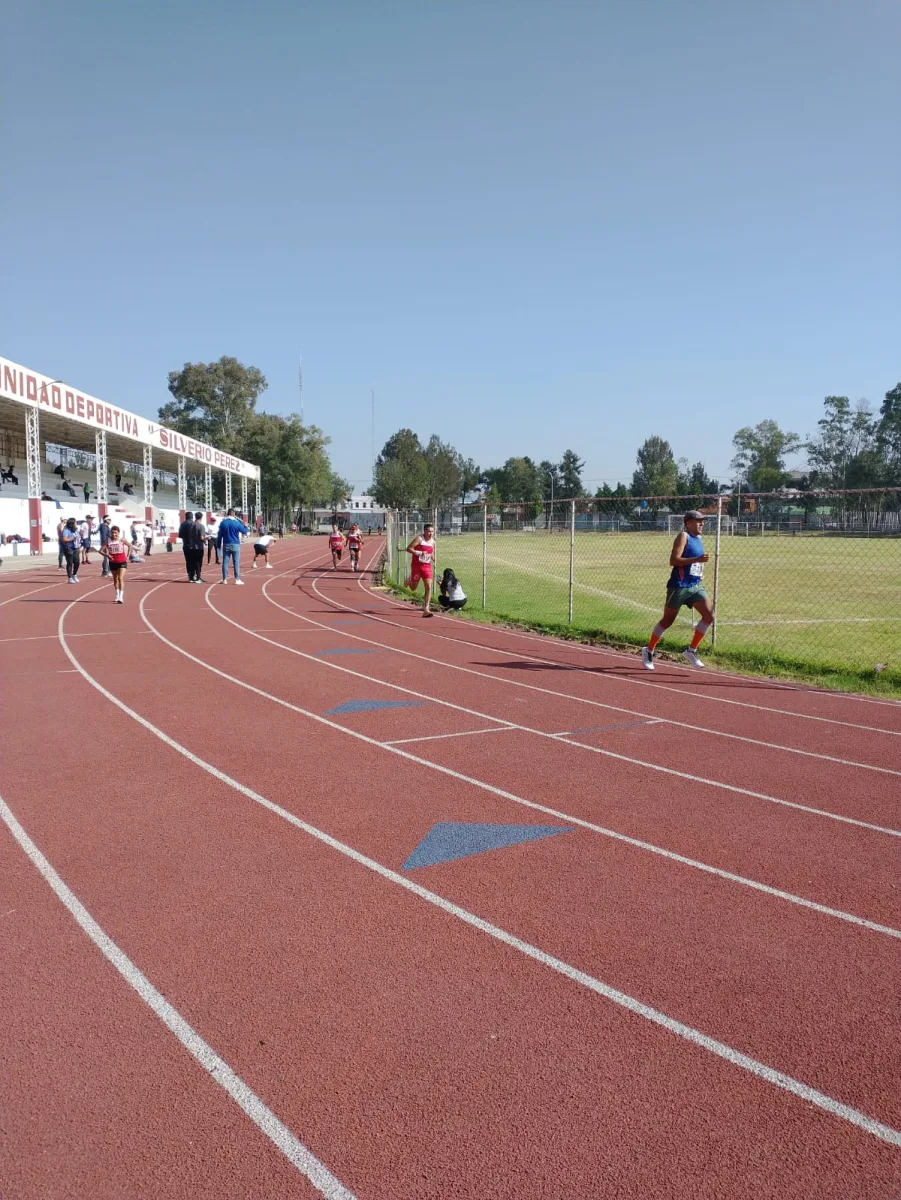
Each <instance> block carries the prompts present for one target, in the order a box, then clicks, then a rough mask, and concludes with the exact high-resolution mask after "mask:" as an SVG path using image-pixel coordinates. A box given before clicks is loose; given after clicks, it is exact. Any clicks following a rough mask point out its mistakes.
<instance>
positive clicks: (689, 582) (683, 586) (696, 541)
mask: <svg viewBox="0 0 901 1200" xmlns="http://www.w3.org/2000/svg"><path fill="white" fill-rule="evenodd" d="M682 522H683V524H684V526H685V528H684V530H683V531H682V533H680V534H679V536H678V537H677V538H676V540H675V541H674V542H673V552H672V554H671V555H670V556H669V561H670V566H671V567H672V568H673V569H672V571H671V572H670V577H669V581H668V583H667V585H666V589H667V590H666V602H665V606H664V609H663V616H662V617H661V619H660V620H659V621H658V622H657V624H656V625H655V626H654V631H653V633H652V634H651V637H650V640H649V642H648V644H647V645H646V646H643V647H642V649H641V661H642V662H643V663H644V666H645V670H647V671H653V670H654V649H655V647H656V645H657V643H658V642H659V641H660V639H661V638H662V637H663V634H664V633H665V632H666V630H667V629H669V627H670V625H672V623H673V621H675V619H676V617H677V616H678V615H679V609H680V608H681V607H682V605H683V604H684V605H685V606H686V607H687V608H695V609H697V611H698V615H699V616H700V618H701V619H700V621H698V623H697V625H696V626H695V629H694V635H693V636H692V639H691V645H690V646H689V647H688V649H687V650H684V651H683V652H682V657H683V658H686V659H688V661H689V662H690V663H691V665H692V666H693V667H703V665H704V664H703V663H702V662H701V660H700V658H699V657H698V646H700V644H701V639H702V638H703V636H704V634H705V633H706V632H707V630H708V629H709V628H710V626H711V625H712V624H713V608H712V607H711V605H710V601H709V599H708V598H707V593H706V592H705V591H704V585H703V583H702V582H701V579H702V578H703V575H704V563H705V562H707V561H708V560H709V558H710V555H709V554H705V553H704V543H703V542H702V541H701V534H702V533H703V532H704V514H703V513H699V512H698V510H697V509H696V508H693V509H691V510H690V511H689V512H687V513H686V514H685V516H684V517H683V518H682Z"/></svg>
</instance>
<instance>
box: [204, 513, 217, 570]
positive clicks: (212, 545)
mask: <svg viewBox="0 0 901 1200" xmlns="http://www.w3.org/2000/svg"><path fill="white" fill-rule="evenodd" d="M218 537H219V522H218V521H217V520H216V518H215V517H212V518H211V519H210V523H209V525H207V527H206V561H207V566H209V563H210V559H211V558H212V557H213V551H214V550H215V551H216V566H217V567H218V566H219V546H218V544H217V541H216V539H217V538H218Z"/></svg>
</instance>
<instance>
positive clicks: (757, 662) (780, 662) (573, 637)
mask: <svg viewBox="0 0 901 1200" xmlns="http://www.w3.org/2000/svg"><path fill="white" fill-rule="evenodd" d="M373 586H375V587H378V586H380V587H382V588H384V589H385V590H387V591H389V592H391V593H392V594H393V595H395V596H396V597H397V598H398V599H399V600H403V601H406V602H407V603H409V604H413V603H417V602H418V597H417V596H415V595H414V594H413V593H412V592H411V591H410V590H409V589H408V588H405V587H404V586H403V585H401V584H397V583H394V582H393V581H392V580H390V579H388V577H387V573H385V574H383V575H382V577H381V579H380V581H376V580H374V581H373ZM454 615H455V616H457V617H463V618H465V619H466V620H468V621H473V622H475V623H476V624H479V625H501V626H503V627H505V628H507V629H523V630H528V631H529V632H532V633H541V634H545V635H547V636H549V637H555V638H560V639H561V640H563V641H567V642H579V643H582V644H583V645H587V646H595V645H601V646H610V647H612V648H613V649H617V650H633V649H636V648H637V647H640V646H644V645H646V644H647V638H643V637H642V638H639V637H632V636H630V635H629V634H621V633H612V632H610V631H609V630H606V629H584V628H579V627H576V626H572V625H568V624H566V623H564V622H558V621H538V620H524V619H523V618H522V617H514V616H510V615H508V614H505V613H501V612H489V611H487V610H483V609H480V608H472V609H470V608H466V609H460V610H459V611H458V612H457V613H455V614H454ZM648 629H649V630H650V624H649V626H648ZM685 645H688V641H687V640H686V642H685ZM682 649H684V647H680V648H679V649H678V650H676V649H673V648H671V647H670V646H666V645H664V646H658V648H657V656H658V658H660V659H664V660H669V661H671V662H673V663H680V662H681V654H682ZM702 649H703V651H704V659H705V661H709V662H710V664H711V665H713V666H720V667H725V668H730V669H732V670H736V671H738V672H740V673H741V674H743V675H749V676H755V677H762V678H766V679H776V680H780V681H786V682H793V683H804V684H808V685H815V686H817V687H821V688H824V689H826V690H829V691H835V692H857V693H859V694H861V695H865V696H879V697H881V698H883V699H889V700H901V669H896V668H888V669H887V670H885V671H882V672H876V671H874V670H873V669H872V668H868V669H861V670H859V671H855V670H853V669H851V668H848V667H847V666H841V665H838V664H834V665H832V664H829V663H812V662H806V661H805V660H804V659H796V658H791V657H790V656H788V655H784V654H777V653H768V652H766V651H762V650H751V649H741V648H740V649H734V650H722V649H714V648H713V646H711V645H710V644H709V643H708V642H705V643H704V644H703V647H702Z"/></svg>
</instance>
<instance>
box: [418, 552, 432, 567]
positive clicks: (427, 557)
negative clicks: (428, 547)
mask: <svg viewBox="0 0 901 1200" xmlns="http://www.w3.org/2000/svg"><path fill="white" fill-rule="evenodd" d="M419 561H420V562H421V563H423V565H426V564H428V563H430V562H431V561H432V556H431V554H420V556H419Z"/></svg>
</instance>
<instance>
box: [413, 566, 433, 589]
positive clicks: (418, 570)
mask: <svg viewBox="0 0 901 1200" xmlns="http://www.w3.org/2000/svg"><path fill="white" fill-rule="evenodd" d="M420 579H428V580H431V579H432V564H431V563H421V562H416V561H414V563H413V565H412V567H411V568H410V582H411V584H412V585H413V587H414V588H415V587H416V585H417V583H419V581H420Z"/></svg>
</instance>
